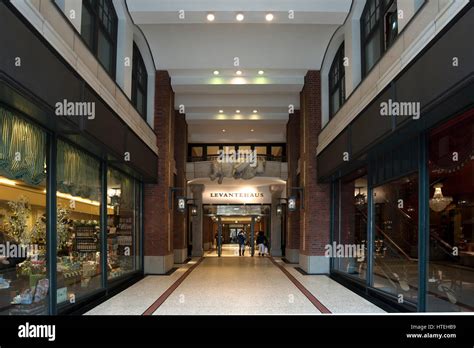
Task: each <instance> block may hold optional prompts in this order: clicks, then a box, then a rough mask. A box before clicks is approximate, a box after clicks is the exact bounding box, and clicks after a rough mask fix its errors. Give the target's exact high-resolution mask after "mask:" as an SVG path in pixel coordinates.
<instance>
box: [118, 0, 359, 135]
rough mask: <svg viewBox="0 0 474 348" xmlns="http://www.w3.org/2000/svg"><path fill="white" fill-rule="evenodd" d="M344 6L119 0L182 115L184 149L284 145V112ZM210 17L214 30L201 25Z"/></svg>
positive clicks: (276, 0)
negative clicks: (186, 131) (166, 78)
mask: <svg viewBox="0 0 474 348" xmlns="http://www.w3.org/2000/svg"><path fill="white" fill-rule="evenodd" d="M351 2H352V0H258V1H257V0H200V1H198V0H154V1H150V0H127V6H128V9H129V11H130V14H131V16H132V18H133V20H134V22H135V24H137V25H139V26H140V28H141V29H142V31H143V33H144V35H145V37H146V39H147V41H148V43H149V45H150V48H151V51H152V54H153V59H154V61H155V65H156V68H157V69H158V70H168V72H169V74H170V76H171V83H172V86H173V90H174V91H175V94H176V97H175V107H176V109H178V107H179V106H180V105H183V106H184V107H185V113H186V119H187V121H188V123H189V141H190V142H221V141H226V142H227V141H228V142H234V141H235V142H255V141H259V142H282V141H283V142H284V141H285V137H286V122H287V120H288V108H289V105H290V104H292V105H294V107H295V109H298V108H299V92H300V91H301V88H302V86H303V83H304V75H305V74H306V72H307V70H309V69H320V67H321V62H322V59H323V56H324V53H325V50H326V47H327V44H328V42H329V40H330V38H331V36H332V34H333V33H334V31H335V30H336V29H337V28H338V26H339V25H341V24H342V23H343V22H344V20H345V18H346V16H347V13H348V12H349V10H350V6H351ZM180 11H184V12H180ZM289 11H294V12H293V14H294V18H292V19H290V18H289V14H290V13H289ZM210 12H212V13H213V14H214V15H215V16H216V19H215V21H214V22H208V21H207V20H206V15H207V14H208V13H210ZM238 12H241V13H243V14H244V16H245V19H244V20H243V21H242V22H237V21H236V20H235V15H236V13H238ZM268 12H271V13H272V14H273V15H274V20H273V21H272V22H271V23H268V22H266V21H265V14H266V13H268ZM183 13H184V19H183V18H180V15H182V14H183ZM235 57H238V58H239V66H238V67H236V66H234V62H235V61H234V58H235ZM214 70H218V71H219V72H220V74H219V75H218V76H215V75H214V74H213V71H214ZM237 70H241V71H242V75H240V76H237V75H236V74H235V72H236V71H237ZM259 70H263V71H264V74H263V75H259V74H258V71H259ZM219 110H223V113H219ZM236 110H240V111H241V112H240V114H237V113H236V112H235V111H236ZM254 110H257V113H256V114H255V113H254V112H253V111H254ZM222 129H226V133H225V134H224V133H222ZM250 129H254V132H250Z"/></svg>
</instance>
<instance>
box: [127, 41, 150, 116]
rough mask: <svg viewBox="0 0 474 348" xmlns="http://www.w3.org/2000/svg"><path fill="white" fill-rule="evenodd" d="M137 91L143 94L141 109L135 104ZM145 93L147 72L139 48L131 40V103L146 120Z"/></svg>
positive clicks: (146, 91)
mask: <svg viewBox="0 0 474 348" xmlns="http://www.w3.org/2000/svg"><path fill="white" fill-rule="evenodd" d="M140 72H141V73H143V77H142V78H141V79H140V78H139V73H140ZM137 91H140V92H141V93H142V95H143V105H142V110H139V109H138V105H137ZM147 93H148V72H147V70H146V66H145V62H144V61H143V57H142V55H141V53H140V49H139V48H138V46H137V44H136V43H135V42H133V58H132V99H131V102H132V105H133V106H134V107H135V110H137V112H138V113H139V114H140V116H142V118H143V119H145V121H146V117H147V102H148V98H147Z"/></svg>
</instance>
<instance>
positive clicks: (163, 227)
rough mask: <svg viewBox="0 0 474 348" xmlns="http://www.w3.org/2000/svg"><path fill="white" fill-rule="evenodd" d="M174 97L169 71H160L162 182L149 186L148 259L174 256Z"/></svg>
mask: <svg viewBox="0 0 474 348" xmlns="http://www.w3.org/2000/svg"><path fill="white" fill-rule="evenodd" d="M173 115H174V94H173V90H172V88H171V81H170V77H169V75H168V72H167V71H157V72H156V80H155V115H154V131H155V134H156V137H157V141H156V143H157V146H158V183H157V184H147V185H145V192H144V207H143V213H144V229H145V240H144V249H145V250H144V251H145V256H164V255H169V254H171V253H173V238H172V234H171V231H172V211H170V209H169V208H168V195H169V187H171V186H172V183H173V166H174V164H173V158H174V153H173V148H174V146H173V145H174V143H173V132H172V122H173V119H174V117H172V116H173Z"/></svg>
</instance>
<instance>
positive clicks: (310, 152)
mask: <svg viewBox="0 0 474 348" xmlns="http://www.w3.org/2000/svg"><path fill="white" fill-rule="evenodd" d="M300 97H301V105H300V158H301V175H300V185H301V186H303V187H304V200H305V202H304V203H305V204H304V205H305V209H304V210H300V253H301V254H304V255H324V247H325V245H326V244H328V243H329V217H330V214H329V213H330V194H329V192H330V187H329V184H320V183H318V182H317V175H316V174H317V165H316V148H317V146H318V135H319V133H320V132H321V78H320V73H319V71H314V70H310V71H308V73H307V74H306V76H305V84H304V87H303V90H302V91H301V94H300Z"/></svg>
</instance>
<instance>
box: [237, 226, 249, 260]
mask: <svg viewBox="0 0 474 348" xmlns="http://www.w3.org/2000/svg"><path fill="white" fill-rule="evenodd" d="M246 240H247V236H246V235H245V233H244V232H243V231H242V230H241V231H240V232H239V235H238V236H237V241H238V242H239V256H244V254H245V241H246Z"/></svg>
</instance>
